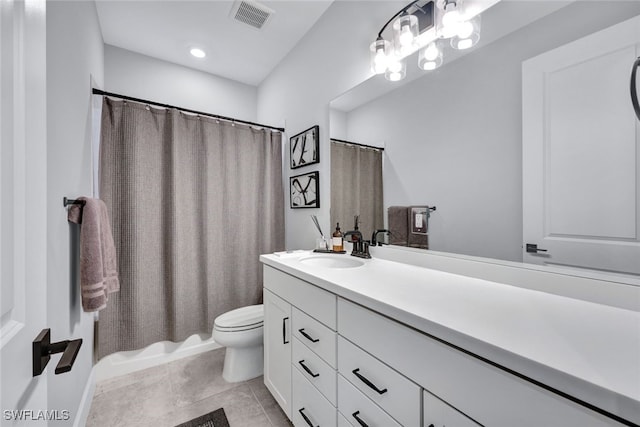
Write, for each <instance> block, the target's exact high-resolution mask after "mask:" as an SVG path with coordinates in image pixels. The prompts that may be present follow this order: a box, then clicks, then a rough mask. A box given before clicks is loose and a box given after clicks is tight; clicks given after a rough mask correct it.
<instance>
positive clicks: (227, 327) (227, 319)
mask: <svg viewBox="0 0 640 427" xmlns="http://www.w3.org/2000/svg"><path fill="white" fill-rule="evenodd" d="M263 322H264V306H263V305H262V304H258V305H250V306H247V307H241V308H237V309H235V310H231V311H229V312H227V313H224V314H221V315H220V316H218V317H216V319H215V320H214V322H213V328H214V329H215V330H218V331H221V332H240V331H248V330H251V329H257V328H261V327H262V326H263Z"/></svg>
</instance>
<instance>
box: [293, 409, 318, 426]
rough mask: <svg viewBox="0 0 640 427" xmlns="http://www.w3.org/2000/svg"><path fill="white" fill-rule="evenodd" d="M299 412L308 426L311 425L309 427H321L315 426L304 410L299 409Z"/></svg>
mask: <svg viewBox="0 0 640 427" xmlns="http://www.w3.org/2000/svg"><path fill="white" fill-rule="evenodd" d="M298 412H300V415H302V418H304V420H305V421H306V423H307V424H309V427H320V426H314V425H313V423H312V422H311V420H310V419H309V417H307V416H306V415H305V414H304V408H301V409H298Z"/></svg>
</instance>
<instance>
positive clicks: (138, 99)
mask: <svg viewBox="0 0 640 427" xmlns="http://www.w3.org/2000/svg"><path fill="white" fill-rule="evenodd" d="M92 93H93V94H94V95H104V96H111V97H113V98H120V99H123V100H126V101H133V102H139V103H141V104H149V105H155V106H156V107H163V108H169V109H176V110H180V111H184V112H187V113H191V114H197V115H199V116H206V117H213V118H214V119H221V120H226V121H228V122H233V123H241V124H244V125H250V126H259V127H263V128H267V129H272V130H277V131H279V132H284V128H277V127H275V126H269V125H263V124H260V123H254V122H248V121H246V120H239V119H234V118H231V117H225V116H220V115H218V114H211V113H203V112H202V111H196V110H190V109H188V108H182V107H176V106H175V105H169V104H162V103H160V102H155V101H148V100H146V99H140V98H134V97H131V96H126V95H120V94H117V93H112V92H105V91H103V90H100V89H96V88H93V90H92Z"/></svg>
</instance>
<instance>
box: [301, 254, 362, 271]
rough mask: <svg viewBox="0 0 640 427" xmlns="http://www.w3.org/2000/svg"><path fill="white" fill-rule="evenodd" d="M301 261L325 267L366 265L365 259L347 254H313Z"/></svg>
mask: <svg viewBox="0 0 640 427" xmlns="http://www.w3.org/2000/svg"><path fill="white" fill-rule="evenodd" d="M300 262H301V263H303V264H306V265H311V266H313V267H323V268H354V267H361V266H363V265H364V261H362V260H360V259H358V258H353V257H351V256H346V255H313V256H310V257H306V258H302V259H301V260H300Z"/></svg>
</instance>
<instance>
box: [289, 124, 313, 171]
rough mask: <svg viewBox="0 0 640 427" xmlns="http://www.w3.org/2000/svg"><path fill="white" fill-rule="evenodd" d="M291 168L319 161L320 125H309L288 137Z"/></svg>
mask: <svg viewBox="0 0 640 427" xmlns="http://www.w3.org/2000/svg"><path fill="white" fill-rule="evenodd" d="M289 163H290V165H291V169H298V168H301V167H304V166H309V165H315V164H316V163H320V126H318V125H315V126H311V127H310V128H309V129H306V130H304V131H302V132H300V133H299V134H297V135H294V136H292V137H291V138H289Z"/></svg>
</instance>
